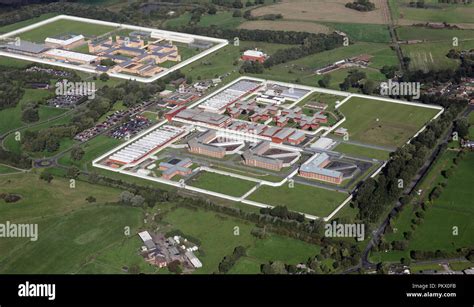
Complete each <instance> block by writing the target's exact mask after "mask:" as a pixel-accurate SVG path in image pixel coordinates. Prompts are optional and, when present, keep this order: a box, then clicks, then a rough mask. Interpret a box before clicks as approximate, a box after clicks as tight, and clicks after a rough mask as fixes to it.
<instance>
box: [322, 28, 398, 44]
mask: <svg viewBox="0 0 474 307" xmlns="http://www.w3.org/2000/svg"><path fill="white" fill-rule="evenodd" d="M326 24H327V25H328V26H330V27H331V28H334V29H336V30H339V31H342V32H344V33H346V34H347V35H348V36H349V38H350V40H351V42H354V41H356V42H370V43H388V42H390V33H389V31H388V27H387V26H384V25H375V24H362V23H326Z"/></svg>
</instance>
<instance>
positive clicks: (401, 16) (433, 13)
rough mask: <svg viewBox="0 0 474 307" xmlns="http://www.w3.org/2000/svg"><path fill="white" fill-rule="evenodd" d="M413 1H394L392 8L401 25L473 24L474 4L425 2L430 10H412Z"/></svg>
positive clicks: (428, 0) (429, 0)
mask: <svg viewBox="0 0 474 307" xmlns="http://www.w3.org/2000/svg"><path fill="white" fill-rule="evenodd" d="M409 2H411V0H401V1H392V2H391V6H392V8H393V9H394V11H395V12H396V13H397V14H398V23H399V24H412V23H416V22H447V23H453V24H458V23H473V22H474V21H473V19H472V16H473V15H474V4H468V5H461V4H442V3H439V1H438V0H425V1H424V2H425V4H426V5H427V6H428V8H426V9H425V8H412V7H409V6H408V3H409Z"/></svg>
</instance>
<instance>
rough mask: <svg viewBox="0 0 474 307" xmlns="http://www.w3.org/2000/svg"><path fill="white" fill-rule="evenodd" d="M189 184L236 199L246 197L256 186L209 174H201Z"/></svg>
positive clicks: (251, 183) (240, 180)
mask: <svg viewBox="0 0 474 307" xmlns="http://www.w3.org/2000/svg"><path fill="white" fill-rule="evenodd" d="M187 184H189V185H191V186H193V187H196V188H201V189H206V190H210V191H214V192H218V193H223V194H227V195H230V196H236V197H239V196H242V195H244V194H245V193H246V192H248V191H249V190H250V189H251V188H253V187H254V186H255V185H256V183H255V182H252V181H247V180H242V179H238V178H233V177H230V176H225V175H220V174H215V173H209V172H200V173H199V174H198V175H197V177H194V178H192V179H191V180H190V181H188V182H187Z"/></svg>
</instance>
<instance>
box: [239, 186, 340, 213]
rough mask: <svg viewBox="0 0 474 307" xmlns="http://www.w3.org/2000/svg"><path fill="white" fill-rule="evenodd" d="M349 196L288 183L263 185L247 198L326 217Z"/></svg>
mask: <svg viewBox="0 0 474 307" xmlns="http://www.w3.org/2000/svg"><path fill="white" fill-rule="evenodd" d="M347 196H348V195H346V194H345V193H339V192H335V191H331V190H326V189H322V188H315V187H311V186H306V185H302V184H295V186H294V188H289V186H288V185H283V186H281V187H277V188H276V187H269V186H261V187H260V188H258V189H257V190H256V191H255V192H254V193H252V194H250V196H249V197H247V199H249V200H253V201H257V202H261V203H264V204H267V205H272V206H278V205H280V206H286V207H287V208H288V209H289V210H292V211H297V212H302V213H307V214H312V215H315V216H319V217H325V216H327V215H329V214H330V213H331V212H332V211H334V209H336V207H337V206H339V205H340V204H341V203H342V201H343V200H344V199H345V198H347Z"/></svg>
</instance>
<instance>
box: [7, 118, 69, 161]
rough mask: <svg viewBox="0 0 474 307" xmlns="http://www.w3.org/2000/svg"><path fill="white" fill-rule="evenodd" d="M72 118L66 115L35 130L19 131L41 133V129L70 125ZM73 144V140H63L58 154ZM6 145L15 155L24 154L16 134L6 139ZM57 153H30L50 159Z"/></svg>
mask: <svg viewBox="0 0 474 307" xmlns="http://www.w3.org/2000/svg"><path fill="white" fill-rule="evenodd" d="M72 117H73V115H72V114H68V115H65V116H64V117H61V118H57V119H54V120H51V121H46V122H44V123H41V124H39V125H37V126H34V127H33V128H25V129H22V130H19V131H20V132H24V131H26V130H29V131H39V130H41V129H45V128H48V127H52V126H60V125H65V124H68V123H70V122H71V120H72ZM73 144H74V140H73V139H71V138H68V137H64V138H63V139H61V142H60V147H59V149H58V151H57V152H60V151H62V150H65V149H67V148H69V147H71V146H72V145H73ZM4 145H5V148H7V149H8V150H10V151H13V152H15V153H21V152H22V148H21V142H19V141H17V140H16V139H15V135H14V134H9V135H8V136H7V137H6V138H5V140H4ZM57 152H46V151H44V152H35V153H30V154H31V156H33V157H49V156H52V155H54V154H56V153H57Z"/></svg>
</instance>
